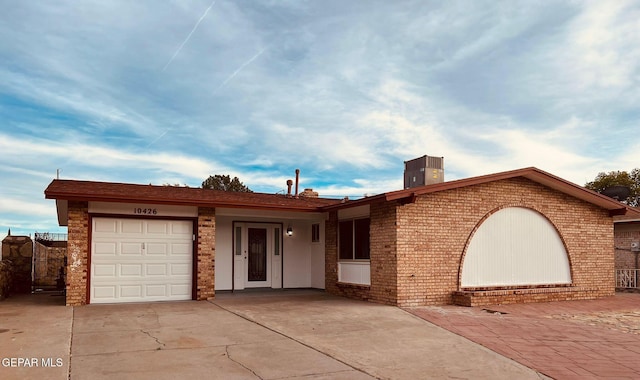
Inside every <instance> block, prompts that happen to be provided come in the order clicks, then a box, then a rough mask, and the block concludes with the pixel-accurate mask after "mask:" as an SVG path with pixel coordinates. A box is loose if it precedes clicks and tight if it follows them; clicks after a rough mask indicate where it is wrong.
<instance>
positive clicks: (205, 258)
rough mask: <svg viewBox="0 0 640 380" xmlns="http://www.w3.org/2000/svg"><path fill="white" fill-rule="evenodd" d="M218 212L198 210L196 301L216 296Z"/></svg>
mask: <svg viewBox="0 0 640 380" xmlns="http://www.w3.org/2000/svg"><path fill="white" fill-rule="evenodd" d="M215 258H216V210H215V209H214V208H206V207H201V208H199V209H198V247H197V255H196V299H197V300H207V299H213V298H214V296H215V277H214V276H215Z"/></svg>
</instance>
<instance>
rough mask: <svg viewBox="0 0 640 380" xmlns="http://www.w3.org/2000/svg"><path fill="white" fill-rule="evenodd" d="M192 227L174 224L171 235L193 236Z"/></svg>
mask: <svg viewBox="0 0 640 380" xmlns="http://www.w3.org/2000/svg"><path fill="white" fill-rule="evenodd" d="M191 230H192V226H189V225H187V224H172V225H171V234H172V235H178V236H179V235H187V236H189V235H191V234H192V231H191Z"/></svg>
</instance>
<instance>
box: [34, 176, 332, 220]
mask: <svg viewBox="0 0 640 380" xmlns="http://www.w3.org/2000/svg"><path fill="white" fill-rule="evenodd" d="M44 194H45V198H46V199H60V200H70V201H97V202H119V203H128V202H145V203H154V204H171V205H182V206H201V207H228V208H249V209H262V210H278V211H302V212H322V210H321V208H322V206H325V205H329V204H333V203H337V202H340V200H338V199H327V198H292V197H286V196H284V195H279V194H267V193H235V192H224V191H216V190H206V189H201V188H186V187H170V186H154V185H139V184H125V183H113V182H93V181H74V180H53V181H52V182H51V183H50V184H49V186H48V187H47V188H46V189H45V191H44Z"/></svg>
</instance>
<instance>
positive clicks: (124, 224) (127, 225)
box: [119, 219, 144, 234]
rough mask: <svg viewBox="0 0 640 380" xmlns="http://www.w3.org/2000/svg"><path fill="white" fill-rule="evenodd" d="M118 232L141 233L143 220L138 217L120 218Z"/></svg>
mask: <svg viewBox="0 0 640 380" xmlns="http://www.w3.org/2000/svg"><path fill="white" fill-rule="evenodd" d="M119 223H120V232H121V233H123V234H141V233H142V231H143V228H144V227H143V226H144V221H143V220H138V219H121V220H120V221H119Z"/></svg>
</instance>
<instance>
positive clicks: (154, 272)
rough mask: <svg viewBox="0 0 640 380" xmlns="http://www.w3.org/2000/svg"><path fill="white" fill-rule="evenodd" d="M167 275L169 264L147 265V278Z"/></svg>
mask: <svg viewBox="0 0 640 380" xmlns="http://www.w3.org/2000/svg"><path fill="white" fill-rule="evenodd" d="M167 273H168V271H167V264H147V268H146V274H147V276H166V275H167Z"/></svg>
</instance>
